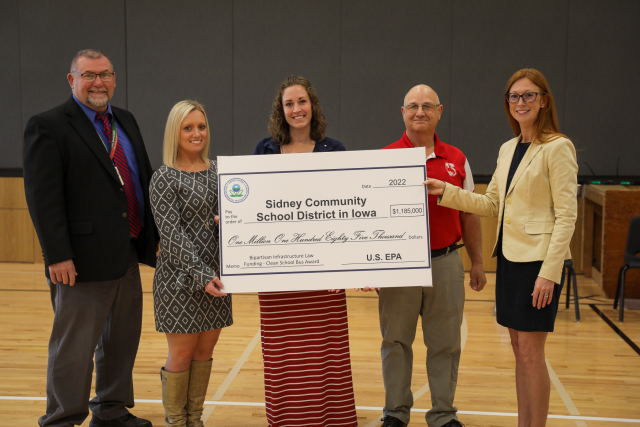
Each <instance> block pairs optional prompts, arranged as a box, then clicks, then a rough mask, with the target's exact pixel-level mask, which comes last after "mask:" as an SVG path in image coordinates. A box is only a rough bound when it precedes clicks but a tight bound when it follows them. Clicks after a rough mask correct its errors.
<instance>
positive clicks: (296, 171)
mask: <svg viewBox="0 0 640 427" xmlns="http://www.w3.org/2000/svg"><path fill="white" fill-rule="evenodd" d="M413 168H421V169H422V172H423V179H424V180H425V181H426V179H427V166H426V164H424V165H414V166H375V167H369V168H337V169H306V170H285V171H268V172H237V173H219V174H218V211H219V212H221V211H222V203H221V200H222V197H223V195H222V194H221V191H222V187H223V185H222V177H223V176H233V177H241V176H242V175H266V174H281V173H309V172H338V171H339V172H342V171H354V170H378V169H413ZM405 187H409V186H407V185H398V186H389V187H383V188H405ZM424 192H425V205H426V209H425V221H426V225H427V236H430V235H431V230H430V228H429V207H428V204H429V203H428V197H429V195H428V194H427V187H426V186H424ZM218 215H220V213H218ZM221 216H222V215H221ZM311 221H313V220H311ZM222 228H223V225H222V221H220V224H219V225H218V230H219V231H218V239H219V242H220V276H264V275H276V274H310V273H316V274H317V273H350V272H362V271H384V270H430V269H431V239H430V238H428V239H427V253H428V258H429V259H428V265H427V266H424V267H400V268H363V269H340V270H310V271H280V272H271V273H268V272H265V273H224V262H223V259H222ZM345 243H347V242H345ZM339 244H343V243H339ZM301 245H303V243H301ZM256 246H257V247H259V246H260V245H256ZM276 246H278V245H276ZM274 268H275V267H274Z"/></svg>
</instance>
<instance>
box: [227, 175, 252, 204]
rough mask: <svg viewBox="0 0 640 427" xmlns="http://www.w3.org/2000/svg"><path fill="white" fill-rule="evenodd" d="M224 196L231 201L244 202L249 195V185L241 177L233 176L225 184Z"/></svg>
mask: <svg viewBox="0 0 640 427" xmlns="http://www.w3.org/2000/svg"><path fill="white" fill-rule="evenodd" d="M224 196H225V197H226V198H227V200H229V201H230V202H231V203H240V202H244V201H245V200H246V199H247V197H248V196H249V185H248V184H247V183H246V182H245V181H244V180H243V179H240V178H232V179H230V180H229V181H227V183H226V184H225V185H224Z"/></svg>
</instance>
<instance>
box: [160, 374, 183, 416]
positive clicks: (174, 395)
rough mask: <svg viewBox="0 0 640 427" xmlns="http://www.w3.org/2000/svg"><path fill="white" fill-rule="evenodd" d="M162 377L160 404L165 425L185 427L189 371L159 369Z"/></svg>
mask: <svg viewBox="0 0 640 427" xmlns="http://www.w3.org/2000/svg"><path fill="white" fill-rule="evenodd" d="M160 378H162V404H163V405H164V413H165V418H164V421H165V422H166V424H167V427H175V426H179V427H185V426H186V425H187V411H186V409H185V408H186V406H187V394H188V390H189V371H184V372H167V371H165V370H164V368H162V369H161V370H160Z"/></svg>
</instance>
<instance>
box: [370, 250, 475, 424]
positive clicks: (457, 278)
mask: <svg viewBox="0 0 640 427" xmlns="http://www.w3.org/2000/svg"><path fill="white" fill-rule="evenodd" d="M432 276H433V287H406V288H382V289H381V290H380V299H379V311H380V330H381V332H382V348H381V353H382V376H383V379H384V389H385V405H384V415H385V416H387V415H391V416H393V417H396V418H398V419H400V420H402V421H403V422H405V423H409V418H410V411H411V407H412V406H413V394H412V393H411V374H412V368H413V350H412V348H411V345H412V344H413V341H414V339H415V336H416V329H417V323H418V318H419V317H422V330H423V339H424V344H425V345H426V346H427V374H428V376H429V389H430V390H431V405H432V407H431V409H430V410H429V412H427V414H426V416H425V418H426V420H427V424H428V425H429V427H440V426H442V425H443V424H446V423H447V422H449V421H450V420H452V419H457V416H456V411H457V410H458V409H457V408H456V407H455V406H453V399H454V396H455V392H456V384H457V382H458V365H459V364H460V353H461V346H460V327H461V325H462V315H463V311H464V267H463V264H462V259H461V258H460V254H459V253H458V251H457V250H456V251H453V252H451V253H449V254H447V255H443V256H440V257H437V258H434V259H432Z"/></svg>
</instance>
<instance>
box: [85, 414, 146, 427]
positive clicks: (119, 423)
mask: <svg viewBox="0 0 640 427" xmlns="http://www.w3.org/2000/svg"><path fill="white" fill-rule="evenodd" d="M89 427H153V424H151V421H149V420H143V419H142V418H138V417H136V416H135V415H133V414H127V415H123V416H121V417H120V418H116V419H113V420H103V419H100V418H98V417H96V416H95V415H93V416H92V417H91V422H90V423H89Z"/></svg>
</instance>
